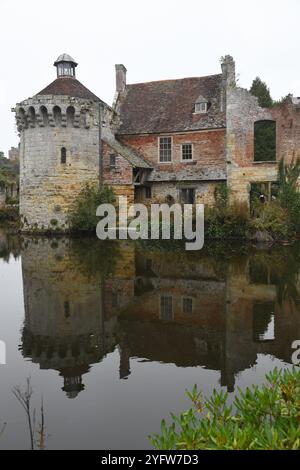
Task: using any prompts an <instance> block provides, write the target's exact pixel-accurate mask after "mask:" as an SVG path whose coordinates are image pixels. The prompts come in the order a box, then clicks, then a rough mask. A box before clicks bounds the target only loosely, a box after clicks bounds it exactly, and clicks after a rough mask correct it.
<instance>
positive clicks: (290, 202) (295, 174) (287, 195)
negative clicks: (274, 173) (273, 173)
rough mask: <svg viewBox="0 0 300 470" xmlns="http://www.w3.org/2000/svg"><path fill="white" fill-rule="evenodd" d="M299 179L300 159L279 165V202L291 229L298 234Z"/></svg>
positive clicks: (299, 215)
mask: <svg viewBox="0 0 300 470" xmlns="http://www.w3.org/2000/svg"><path fill="white" fill-rule="evenodd" d="M299 177H300V159H299V158H298V159H297V160H296V161H292V162H291V163H290V164H285V163H284V161H283V160H281V161H280V163H279V194H278V196H279V202H280V205H281V207H283V208H284V209H287V211H288V214H289V219H290V226H291V229H292V230H294V231H296V232H297V233H299V232H300V193H299V188H298V179H299Z"/></svg>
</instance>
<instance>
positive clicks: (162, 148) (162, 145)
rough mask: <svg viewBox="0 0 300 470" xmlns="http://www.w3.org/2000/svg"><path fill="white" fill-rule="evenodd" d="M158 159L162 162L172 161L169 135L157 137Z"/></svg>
mask: <svg viewBox="0 0 300 470" xmlns="http://www.w3.org/2000/svg"><path fill="white" fill-rule="evenodd" d="M159 161H160V162H162V163H165V162H171V161H172V139H171V137H160V139H159Z"/></svg>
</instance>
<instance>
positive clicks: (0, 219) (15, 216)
mask: <svg viewBox="0 0 300 470" xmlns="http://www.w3.org/2000/svg"><path fill="white" fill-rule="evenodd" d="M18 220H19V209H18V207H13V206H5V207H1V208H0V223H6V222H18Z"/></svg>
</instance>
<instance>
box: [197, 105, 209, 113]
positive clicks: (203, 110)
mask: <svg viewBox="0 0 300 470" xmlns="http://www.w3.org/2000/svg"><path fill="white" fill-rule="evenodd" d="M195 113H201V114H205V113H207V103H196V104H195Z"/></svg>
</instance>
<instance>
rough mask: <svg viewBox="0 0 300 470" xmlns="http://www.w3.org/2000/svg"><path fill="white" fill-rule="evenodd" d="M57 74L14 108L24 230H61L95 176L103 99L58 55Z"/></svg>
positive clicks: (67, 58) (64, 56)
mask: <svg viewBox="0 0 300 470" xmlns="http://www.w3.org/2000/svg"><path fill="white" fill-rule="evenodd" d="M54 65H55V67H56V69H57V78H56V80H54V81H53V82H52V83H51V84H50V85H49V86H47V87H46V88H44V89H43V90H42V91H40V92H39V93H37V94H36V95H35V96H33V97H32V98H28V99H27V100H24V101H22V102H21V103H18V104H17V105H16V107H15V109H14V111H15V113H16V120H17V128H18V132H19V133H20V214H21V220H22V229H23V231H32V230H48V229H51V230H55V229H61V230H65V229H67V228H68V215H69V210H70V208H71V206H72V204H73V203H74V200H75V199H76V196H77V195H78V193H79V191H80V190H81V188H82V186H83V184H84V183H87V182H89V183H95V184H98V181H99V137H100V135H99V134H100V132H99V121H101V119H99V116H100V115H101V109H100V108H101V107H102V106H103V105H104V103H103V102H102V101H101V100H100V99H99V98H97V96H95V95H94V94H93V93H92V92H91V91H89V90H88V89H87V88H86V87H85V86H84V85H82V84H81V83H80V82H79V81H78V80H77V79H76V77H75V69H76V67H77V63H76V62H75V60H74V59H72V57H70V56H69V55H67V54H62V55H61V56H59V57H58V59H57V60H56V61H55V63H54Z"/></svg>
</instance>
